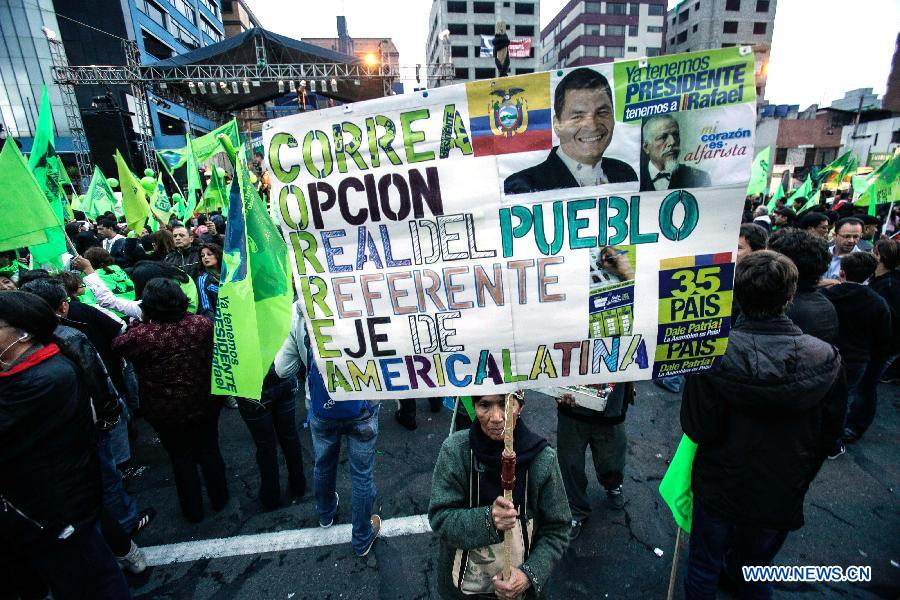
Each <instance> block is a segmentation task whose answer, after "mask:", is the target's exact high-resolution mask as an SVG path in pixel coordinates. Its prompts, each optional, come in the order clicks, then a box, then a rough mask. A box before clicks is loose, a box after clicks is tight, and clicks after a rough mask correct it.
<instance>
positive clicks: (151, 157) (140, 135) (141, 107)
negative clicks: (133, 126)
mask: <svg viewBox="0 0 900 600" xmlns="http://www.w3.org/2000/svg"><path fill="white" fill-rule="evenodd" d="M122 49H123V50H124V51H125V68H126V69H128V70H129V71H133V70H135V69H140V65H141V51H140V49H139V48H138V45H137V43H136V42H133V41H131V40H122ZM128 83H129V85H130V86H131V95H132V96H133V97H134V110H135V115H136V116H137V123H138V130H137V143H138V148H140V150H141V157H142V158H143V159H144V166H146V167H148V168H150V169H153V170H154V171H156V170H157V169H158V168H159V167H158V165H157V164H156V151H155V149H154V147H153V123H152V122H151V121H150V109H149V108H148V107H147V85H146V84H144V83H142V82H140V81H129V82H128Z"/></svg>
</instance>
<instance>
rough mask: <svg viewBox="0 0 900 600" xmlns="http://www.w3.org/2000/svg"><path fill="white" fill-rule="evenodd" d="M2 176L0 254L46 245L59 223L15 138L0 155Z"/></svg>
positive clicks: (4, 146)
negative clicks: (3, 251) (50, 234)
mask: <svg viewBox="0 0 900 600" xmlns="http://www.w3.org/2000/svg"><path fill="white" fill-rule="evenodd" d="M0 173H3V177H0V250H15V249H17V248H25V247H26V246H32V247H36V246H39V245H41V244H46V243H47V240H48V233H50V232H51V231H60V229H61V227H60V222H59V219H58V217H57V215H56V214H54V212H53V209H52V208H51V207H50V205H49V204H48V203H47V198H46V196H44V192H43V190H41V188H40V186H38V184H37V181H35V179H34V175H32V174H31V171H30V170H29V168H28V164H27V163H26V162H25V157H24V156H22V153H21V152H19V147H18V146H17V145H16V142H15V140H13V139H12V138H7V140H6V143H4V144H3V150H2V151H0Z"/></svg>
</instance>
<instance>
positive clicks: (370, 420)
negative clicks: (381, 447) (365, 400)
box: [309, 404, 381, 554]
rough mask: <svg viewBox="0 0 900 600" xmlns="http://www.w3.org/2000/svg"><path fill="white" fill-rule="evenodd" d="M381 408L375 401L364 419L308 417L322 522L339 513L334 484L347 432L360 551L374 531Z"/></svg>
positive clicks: (353, 542) (355, 543) (355, 542)
mask: <svg viewBox="0 0 900 600" xmlns="http://www.w3.org/2000/svg"><path fill="white" fill-rule="evenodd" d="M380 412H381V405H379V404H376V405H375V408H374V409H373V411H372V413H371V414H370V415H369V416H366V417H363V418H361V419H351V420H331V419H320V418H318V417H317V416H315V415H312V416H311V417H310V419H309V429H310V431H311V432H312V442H313V451H314V452H315V455H316V464H315V467H314V468H313V480H314V482H315V488H316V510H318V511H319V522H320V523H330V522H331V521H332V520H333V519H334V516H335V513H337V502H336V500H335V497H334V488H335V482H336V480H337V465H338V459H339V458H340V454H341V437H342V436H347V454H348V455H349V458H350V477H351V482H352V486H353V517H352V521H353V539H352V540H351V542H350V543H351V545H352V546H353V550H355V551H356V553H357V554H361V553H363V552H365V550H366V548H367V547H368V546H369V543H370V542H371V541H372V537H373V536H374V535H375V532H374V531H373V530H372V523H371V518H372V508H373V506H374V505H375V477H374V470H375V442H376V441H377V440H378V414H379V413H380Z"/></svg>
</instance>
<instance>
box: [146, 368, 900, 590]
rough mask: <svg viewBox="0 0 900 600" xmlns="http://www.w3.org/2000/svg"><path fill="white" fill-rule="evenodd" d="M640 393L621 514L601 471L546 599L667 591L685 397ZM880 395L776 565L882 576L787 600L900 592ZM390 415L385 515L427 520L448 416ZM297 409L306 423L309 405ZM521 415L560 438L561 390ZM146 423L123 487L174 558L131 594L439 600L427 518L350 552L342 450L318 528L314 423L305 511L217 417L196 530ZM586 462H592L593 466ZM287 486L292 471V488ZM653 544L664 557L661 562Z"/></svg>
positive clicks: (241, 429) (383, 458) (230, 420)
mask: <svg viewBox="0 0 900 600" xmlns="http://www.w3.org/2000/svg"><path fill="white" fill-rule="evenodd" d="M637 390H638V396H637V402H636V404H635V406H633V407H632V408H631V410H630V411H629V413H628V419H627V431H628V459H627V460H628V464H627V466H626V469H625V494H626V498H627V502H626V505H625V508H624V510H621V511H616V510H615V509H613V508H611V507H609V506H608V505H607V504H606V500H605V496H604V494H603V493H602V490H601V489H600V488H599V486H598V484H597V481H596V478H595V477H594V476H593V473H590V474H589V481H590V484H589V485H590V487H589V492H590V493H591V495H592V498H593V499H594V500H593V501H594V512H593V515H592V516H591V518H590V519H589V520H588V521H587V523H586V525H585V528H584V532H583V533H582V535H581V537H580V538H579V539H578V540H576V541H575V542H574V543H573V544H572V546H571V547H570V548H569V550H568V551H567V553H566V554H565V555H564V557H563V559H562V561H561V562H560V564H559V565H558V567H557V569H556V571H555V572H554V575H553V577H552V578H551V581H550V584H549V586H548V594H547V597H548V598H550V599H552V600H580V599H592V600H593V599H606V598H610V599H614V598H665V597H666V590H667V588H668V584H669V576H670V570H671V566H672V556H673V550H674V548H675V525H674V522H673V521H672V518H671V515H670V513H669V512H668V508H667V507H666V505H665V504H663V502H662V501H661V499H660V497H659V494H658V492H657V487H658V485H659V481H660V479H661V478H662V476H663V474H664V473H665V470H666V467H667V464H668V460H669V459H670V458H671V456H672V454H673V453H674V450H675V447H676V445H677V443H678V440H679V439H680V437H681V428H680V426H679V420H678V411H679V406H680V396H678V395H675V394H672V393H669V392H666V391H664V390H662V389H660V388H658V387H656V386H654V385H653V384H651V383H640V384H638V385H637ZM880 393H881V398H880V405H879V408H878V415H877V417H876V421H875V424H874V425H873V426H872V428H871V429H870V430H869V432H868V433H867V434H866V437H865V438H864V439H863V440H862V441H860V442H858V443H857V444H854V445H852V446H849V447H848V452H847V454H846V455H844V456H842V457H840V458H839V459H837V460H834V461H826V463H825V465H824V466H823V468H822V470H821V472H820V473H819V476H818V477H817V479H816V480H815V481H814V482H813V484H812V487H811V489H810V492H809V494H808V495H807V499H806V506H805V515H806V525H805V526H804V527H803V528H802V529H801V530H799V531H797V532H793V533H792V534H791V535H790V536H788V539H787V542H786V544H785V546H784V548H783V549H782V551H781V552H780V554H779V555H778V557H777V559H776V564H780V565H791V566H795V565H840V566H842V567H847V566H850V565H869V566H871V567H872V582H871V583H865V584H858V583H828V584H823V583H797V584H778V585H777V586H776V597H777V598H791V599H801V598H803V599H807V598H891V599H896V598H898V597H900V566H898V565H900V503H898V500H897V488H898V484H900V467H898V460H897V459H898V456H900V454H898V447H900V446H898V441H900V386H897V385H891V386H888V385H882V386H881V389H880ZM395 408H396V402H393V401H388V402H384V403H382V412H381V418H380V427H381V430H380V433H379V439H378V453H377V459H376V465H375V476H376V483H377V486H378V500H377V502H376V508H377V510H378V511H379V512H380V514H381V516H382V518H383V519H399V518H402V517H414V516H416V515H423V514H425V513H427V511H428V501H429V495H430V490H431V472H432V468H433V464H434V460H435V458H436V456H437V453H438V449H439V447H440V444H441V441H442V440H443V439H444V437H446V435H447V434H448V432H449V429H450V420H451V416H450V413H449V412H447V411H442V412H440V413H438V414H432V413H430V412H429V410H428V404H427V402H425V401H420V403H419V415H418V422H419V428H418V429H417V430H416V431H414V432H409V431H407V430H406V429H403V428H402V427H401V426H400V425H399V424H397V422H396V421H395V420H394V417H393V412H394V410H395ZM297 418H298V421H299V422H300V423H301V425H302V422H303V419H304V418H305V411H304V410H303V408H302V405H301V406H300V408H299V409H298V411H297ZM524 418H525V419H526V420H527V422H528V424H529V426H530V427H531V428H532V429H534V430H535V431H537V432H538V433H540V434H542V435H544V436H546V437H547V439H548V440H549V441H550V443H551V444H554V445H555V443H556V408H555V402H553V401H552V399H550V398H548V397H546V396H543V395H541V394H538V393H536V392H529V393H528V395H527V402H526V405H525V411H524ZM137 428H138V430H139V432H140V434H139V437H138V439H137V441H136V442H135V449H134V455H135V456H136V458H137V459H138V461H139V462H140V463H142V464H143V465H145V468H144V469H143V471H142V473H141V474H140V475H139V476H137V477H136V478H135V479H134V480H132V481H131V482H129V486H128V489H129V491H130V492H131V493H132V494H133V495H134V496H135V498H136V499H137V501H138V504H139V506H140V507H142V508H143V507H148V506H153V507H154V508H156V510H157V511H158V516H157V518H156V520H155V521H154V522H153V524H152V525H151V526H150V527H149V528H148V529H146V530H145V531H143V532H141V533H140V534H139V536H138V538H137V541H138V543H139V544H140V545H141V546H142V547H150V548H148V552H149V553H150V554H151V556H153V557H154V560H155V562H157V563H165V562H168V561H171V560H176V559H177V560H179V561H180V562H175V563H174V564H158V566H154V567H150V568H149V569H148V571H147V572H145V573H144V574H142V575H140V576H137V577H131V578H130V580H129V581H130V583H131V585H132V588H133V592H134V595H135V597H136V598H140V599H151V598H177V599H180V598H192V599H196V600H207V599H208V600H230V599H241V600H244V599H257V598H259V599H267V600H268V599H280V600H292V599H293V600H302V599H311V600H312V599H315V600H337V599H341V600H343V599H348V600H349V599H357V598H359V599H363V598H366V599H368V598H379V599H384V600H387V599H398V600H401V599H402V600H411V599H420V600H425V599H431V598H438V594H437V591H436V584H435V580H436V577H437V573H436V572H435V568H436V567H435V565H436V554H437V542H436V540H435V539H434V537H433V535H432V534H431V533H430V532H428V531H427V530H425V529H424V528H423V527H421V526H418V525H417V524H421V521H420V520H416V519H404V520H396V521H390V522H389V523H388V525H391V526H393V527H395V529H394V530H393V532H389V531H388V530H389V529H390V527H388V525H386V526H385V535H386V536H389V534H390V533H403V532H404V531H407V529H404V530H400V529H397V528H398V527H400V526H401V525H403V526H406V527H407V528H408V530H409V531H417V533H406V534H405V535H393V536H389V537H384V538H383V539H380V540H378V541H377V542H376V544H375V546H374V549H373V551H372V553H370V555H369V556H368V557H366V558H358V557H356V555H355V554H354V553H353V550H352V549H351V547H350V543H349V533H348V532H347V531H342V529H337V527H338V525H340V524H344V525H345V527H344V528H343V529H346V524H348V523H349V520H350V505H349V502H350V497H351V492H350V481H349V468H348V465H347V459H346V452H343V453H342V458H341V465H340V468H339V475H338V492H339V494H340V497H341V504H340V508H339V510H338V515H337V519H336V525H335V529H333V530H322V529H320V528H318V519H317V516H316V513H315V506H314V500H313V495H312V448H311V444H310V439H309V433H308V431H306V430H302V431H301V438H302V443H303V459H304V463H305V464H304V467H305V471H306V474H307V481H308V482H309V485H308V491H307V494H306V496H305V497H304V498H303V499H302V500H301V501H299V502H298V503H296V504H287V505H285V506H284V507H282V508H279V509H276V510H273V511H265V510H264V509H263V507H262V505H261V504H260V502H259V501H258V499H257V498H256V494H257V488H258V482H259V476H258V470H257V466H256V462H255V457H254V453H255V448H254V445H253V442H252V439H251V437H250V434H249V432H248V431H247V429H246V427H245V426H244V423H243V421H242V420H241V418H240V415H239V414H238V412H237V411H235V410H227V409H226V410H223V413H222V419H221V422H220V435H221V447H222V452H223V455H224V457H225V462H226V465H227V469H228V477H229V486H230V490H231V500H230V501H229V503H228V505H227V506H226V507H225V509H224V510H222V511H221V512H219V513H213V512H212V511H211V510H209V509H208V514H207V517H206V519H205V520H204V521H203V522H201V523H199V524H196V525H194V524H191V523H189V522H188V521H187V520H185V519H184V518H183V517H182V516H181V513H180V510H179V508H178V501H177V498H176V495H175V488H174V482H173V480H172V472H171V467H170V465H169V461H168V458H167V456H166V454H165V452H164V450H163V449H162V447H161V446H160V444H159V442H158V441H157V440H156V438H155V436H154V434H153V431H152V429H151V428H150V427H149V426H147V424H146V423H145V422H143V421H139V422H138V425H137ZM587 464H588V465H591V462H590V460H588V462H587ZM589 468H590V467H589ZM286 482H287V474H286V471H285V469H284V468H283V467H282V485H283V487H284V486H286ZM207 506H208V501H207ZM297 530H300V531H297ZM278 532H280V533H278ZM329 532H330V533H329ZM252 534H274V535H268V536H267V535H261V536H259V537H258V538H249V543H250V544H251V549H252V550H251V552H252V553H247V554H243V553H241V554H239V555H233V554H235V553H236V552H238V551H237V550H234V548H235V547H237V544H236V542H237V541H240V540H234V539H233V538H234V536H245V535H252ZM323 534H328V535H331V537H332V539H328V538H327V537H323ZM341 536H344V537H343V539H340V538H341ZM223 538H225V539H224V540H223V541H216V542H209V541H207V540H222V539H223ZM273 538H277V539H280V540H282V541H281V543H282V544H285V543H286V544H287V545H286V546H285V545H282V546H271V545H268V546H262V545H260V547H266V548H286V547H287V548H291V549H287V550H284V549H280V550H277V551H270V552H262V553H258V552H256V551H255V549H253V548H254V545H255V544H256V543H258V540H272V539H273ZM285 539H286V540H288V541H287V542H284V540H285ZM191 541H195V542H198V543H197V544H194V545H193V546H192V548H193V549H194V550H196V549H197V548H198V547H199V549H200V550H201V551H202V552H201V554H205V553H206V552H207V549H208V551H209V553H207V554H205V555H206V556H209V555H210V554H212V555H214V556H216V558H198V559H192V560H188V559H179V558H178V556H179V554H178V548H177V547H175V546H170V545H171V544H177V543H181V542H191ZM244 541H245V542H246V541H248V540H244ZM334 542H337V543H334ZM686 542H687V540H684V542H683V543H682V551H681V555H680V565H679V570H678V582H677V584H676V594H675V598H681V597H683V593H682V587H681V586H682V582H683V577H684V568H685V565H686V558H687V548H688V545H687V543H686ZM324 544H328V545H324ZM245 545H246V544H245ZM659 551H662V556H657V554H658V553H659ZM242 552H247V551H246V550H244V551H242ZM720 597H722V598H725V597H728V596H725V595H724V594H720Z"/></svg>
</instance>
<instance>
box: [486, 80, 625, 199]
mask: <svg viewBox="0 0 900 600" xmlns="http://www.w3.org/2000/svg"><path fill="white" fill-rule="evenodd" d="M615 124H616V119H615V114H614V113H613V102H612V91H611V89H610V87H609V82H608V81H607V80H606V77H604V76H603V75H602V74H600V73H598V72H597V71H594V70H593V69H588V68H580V69H575V70H574V71H572V72H571V73H569V74H568V75H566V76H565V77H563V79H562V80H561V81H560V82H559V84H558V85H557V86H556V91H555V92H554V96H553V130H554V131H555V132H556V135H557V137H558V138H559V146H555V147H554V148H553V149H552V150H551V151H550V154H549V155H548V156H547V159H546V160H544V162H542V163H540V164H537V165H535V166H533V167H529V168H527V169H524V170H522V171H519V172H518V173H513V174H512V175H510V176H509V177H507V178H506V180H505V181H504V182H503V191H504V193H505V194H525V193H528V192H543V191H546V190H556V189H564V188H574V187H585V186H591V185H602V184H605V183H620V182H626V181H637V175H636V174H635V172H634V169H633V168H631V167H630V166H629V165H628V164H627V163H624V162H622V161H620V160H616V159H614V158H604V156H603V153H604V152H606V149H607V148H608V147H609V143H610V141H611V140H612V135H613V128H614V127H615Z"/></svg>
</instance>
